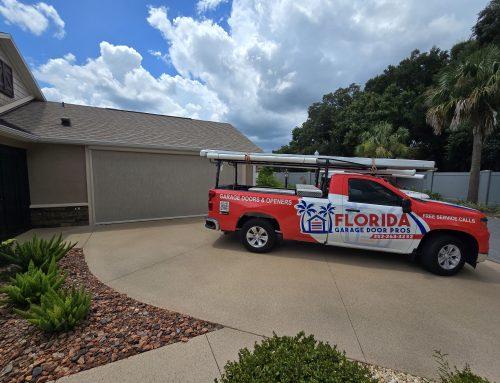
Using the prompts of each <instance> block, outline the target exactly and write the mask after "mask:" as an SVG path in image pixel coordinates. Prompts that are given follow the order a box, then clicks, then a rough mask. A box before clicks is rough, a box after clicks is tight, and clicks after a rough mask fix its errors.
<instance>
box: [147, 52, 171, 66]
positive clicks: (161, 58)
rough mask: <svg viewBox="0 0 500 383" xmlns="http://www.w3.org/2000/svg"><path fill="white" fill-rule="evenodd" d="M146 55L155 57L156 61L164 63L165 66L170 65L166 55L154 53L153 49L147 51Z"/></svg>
mask: <svg viewBox="0 0 500 383" xmlns="http://www.w3.org/2000/svg"><path fill="white" fill-rule="evenodd" d="M148 53H149V54H150V55H151V56H153V57H156V58H157V59H159V60H162V61H164V62H166V63H167V64H170V59H169V58H168V54H166V53H162V52H161V51H155V50H153V49H149V50H148Z"/></svg>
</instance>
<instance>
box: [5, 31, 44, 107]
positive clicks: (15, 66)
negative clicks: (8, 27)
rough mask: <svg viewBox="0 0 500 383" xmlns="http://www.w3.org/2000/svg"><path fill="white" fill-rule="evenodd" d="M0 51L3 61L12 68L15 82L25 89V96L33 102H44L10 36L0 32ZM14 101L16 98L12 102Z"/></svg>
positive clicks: (36, 84) (33, 78)
mask: <svg viewBox="0 0 500 383" xmlns="http://www.w3.org/2000/svg"><path fill="white" fill-rule="evenodd" d="M0 50H1V52H2V56H4V57H3V59H4V61H7V62H8V65H9V66H11V67H12V70H13V71H14V73H15V76H14V79H15V81H19V82H21V83H22V85H23V87H24V88H25V90H26V92H27V94H26V96H31V97H32V98H34V99H35V100H40V101H45V96H44V95H43V93H42V91H41V89H40V87H39V86H38V83H37V82H36V80H35V77H33V74H32V73H31V71H30V69H29V67H28V65H27V64H26V61H24V58H23V56H22V55H21V53H20V52H19V49H18V48H17V46H16V44H15V42H14V40H13V39H12V36H11V35H10V34H8V33H4V32H0ZM23 97H24V95H23ZM15 100H16V98H14V99H13V100H12V101H15Z"/></svg>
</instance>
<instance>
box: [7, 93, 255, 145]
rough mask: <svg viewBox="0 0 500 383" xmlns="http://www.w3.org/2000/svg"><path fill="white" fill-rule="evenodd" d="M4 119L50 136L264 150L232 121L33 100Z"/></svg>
mask: <svg viewBox="0 0 500 383" xmlns="http://www.w3.org/2000/svg"><path fill="white" fill-rule="evenodd" d="M63 117H65V118H69V119H70V120H71V126H63V125H62V124H61V118H63ZM0 124H3V125H5V126H8V127H10V128H13V129H18V130H20V131H24V132H29V133H31V134H33V135H35V136H37V137H38V138H40V140H42V141H45V142H51V141H52V142H68V143H71V142H72V143H82V144H96V145H99V144H100V145H121V146H131V147H144V148H148V147H151V148H170V149H186V150H188V149H205V148H210V149H222V150H224V149H227V150H235V151H248V152H255V151H261V150H260V149H259V148H258V147H257V146H256V145H255V144H254V143H253V142H252V141H250V140H249V139H248V138H247V137H246V136H244V135H243V134H242V133H241V132H239V131H238V130H237V129H235V128H234V127H233V126H232V125H231V124H227V123H220V122H211V121H201V120H193V119H190V118H182V117H172V116H163V115H157V114H148V113H140V112H130V111H125V110H118V109H108V108H96V107H90V106H82V105H74V104H64V106H63V104H62V103H59V102H42V101H33V102H30V103H29V104H26V105H24V106H22V107H20V108H18V109H15V110H13V111H10V112H7V113H5V114H3V115H1V116H0Z"/></svg>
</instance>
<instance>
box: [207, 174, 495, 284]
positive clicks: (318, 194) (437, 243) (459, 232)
mask: <svg viewBox="0 0 500 383" xmlns="http://www.w3.org/2000/svg"><path fill="white" fill-rule="evenodd" d="M326 174H329V173H326ZM325 181H326V184H325V185H324V187H323V188H322V189H320V188H317V187H315V186H313V185H297V186H296V189H295V190H292V189H279V188H278V189H273V188H259V187H241V186H238V187H237V188H235V187H234V186H233V187H232V188H231V187H229V188H225V187H217V188H214V189H212V190H210V191H209V193H208V217H207V219H206V224H205V226H206V227H207V228H209V229H215V230H221V231H223V232H236V231H238V232H239V233H240V236H241V240H242V242H243V244H244V245H245V247H246V248H247V249H248V250H250V251H253V252H259V253H262V252H268V251H271V250H272V249H273V247H274V246H275V245H276V244H277V243H278V241H279V239H283V240H295V241H305V242H319V243H323V244H325V245H332V246H343V247H352V248H357V249H366V250H379V251H387V252H393V253H401V254H415V255H416V256H418V257H419V258H420V260H421V262H422V264H423V265H424V267H425V268H427V269H428V270H430V271H431V272H434V273H436V274H439V275H453V274H456V273H457V272H458V271H460V269H462V267H463V266H464V263H465V262H467V263H469V264H470V265H472V266H473V267H475V266H476V264H477V263H479V262H482V261H484V260H485V259H486V257H487V254H488V241H489V232H488V228H487V218H486V216H485V215H484V214H483V213H481V212H479V211H477V210H474V209H470V208H466V207H463V206H458V205H453V204H450V203H445V202H438V201H432V200H421V199H417V198H411V197H409V196H408V195H406V194H405V193H403V192H402V191H401V190H399V189H398V188H396V187H394V186H392V185H391V184H389V183H388V182H386V181H384V180H383V179H382V178H380V177H377V176H372V175H366V174H356V173H352V174H351V173H349V172H346V173H337V174H333V175H332V176H331V177H330V179H326V180H325Z"/></svg>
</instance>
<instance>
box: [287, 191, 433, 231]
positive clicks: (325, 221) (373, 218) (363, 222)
mask: <svg viewBox="0 0 500 383" xmlns="http://www.w3.org/2000/svg"><path fill="white" fill-rule="evenodd" d="M294 207H295V209H296V210H297V215H298V216H300V221H299V225H300V232H301V233H303V234H311V235H314V234H330V233H356V234H360V235H361V234H368V236H369V238H371V239H400V240H401V239H420V238H422V236H423V234H425V233H426V228H425V227H424V225H425V226H427V225H426V224H425V223H424V224H423V223H422V221H421V220H420V219H419V218H417V217H416V216H414V215H412V214H409V215H408V214H405V213H403V214H394V213H382V212H380V213H363V212H359V213H356V214H351V213H336V212H335V207H334V206H333V204H332V203H331V202H328V204H326V205H324V204H315V203H314V202H309V201H307V200H304V199H300V200H299V203H298V204H296V205H294ZM412 221H414V223H413V222H412ZM424 222H425V221H424ZM412 225H413V226H416V227H414V228H412ZM415 230H416V231H417V233H415Z"/></svg>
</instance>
